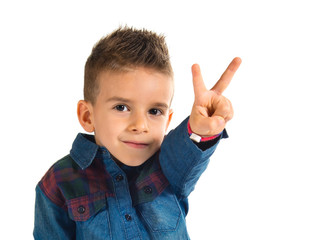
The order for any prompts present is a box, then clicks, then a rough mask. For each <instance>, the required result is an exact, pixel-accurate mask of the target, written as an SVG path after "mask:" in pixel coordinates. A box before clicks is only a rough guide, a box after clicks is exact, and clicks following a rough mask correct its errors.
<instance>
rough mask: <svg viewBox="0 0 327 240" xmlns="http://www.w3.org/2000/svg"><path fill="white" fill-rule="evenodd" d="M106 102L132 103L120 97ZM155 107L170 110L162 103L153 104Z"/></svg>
mask: <svg viewBox="0 0 327 240" xmlns="http://www.w3.org/2000/svg"><path fill="white" fill-rule="evenodd" d="M106 102H124V103H130V102H131V100H129V99H127V98H123V97H118V96H113V97H111V98H108V99H107V100H106ZM153 106H155V107H161V108H165V109H168V108H169V107H168V105H167V104H166V103H161V102H156V103H154V104H153Z"/></svg>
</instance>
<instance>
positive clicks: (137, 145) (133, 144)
mask: <svg viewBox="0 0 327 240" xmlns="http://www.w3.org/2000/svg"><path fill="white" fill-rule="evenodd" d="M123 142H124V143H125V144H126V145H127V146H129V147H132V148H137V149H143V148H146V147H147V146H149V144H147V143H139V142H129V141H123Z"/></svg>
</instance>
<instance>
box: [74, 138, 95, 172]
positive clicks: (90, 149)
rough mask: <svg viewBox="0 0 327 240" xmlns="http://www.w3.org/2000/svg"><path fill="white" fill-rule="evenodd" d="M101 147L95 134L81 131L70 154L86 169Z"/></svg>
mask: <svg viewBox="0 0 327 240" xmlns="http://www.w3.org/2000/svg"><path fill="white" fill-rule="evenodd" d="M99 148H100V147H99V146H98V145H96V143H95V138H94V136H93V135H88V134H82V133H79V134H78V135H77V137H76V139H75V141H74V142H73V146H72V149H71V150H70V156H71V157H72V158H73V159H74V161H75V162H76V163H77V164H78V165H79V166H80V168H82V169H83V170H84V169H85V168H87V167H88V166H90V165H91V163H92V162H93V159H94V158H95V156H96V154H97V152H98V150H99Z"/></svg>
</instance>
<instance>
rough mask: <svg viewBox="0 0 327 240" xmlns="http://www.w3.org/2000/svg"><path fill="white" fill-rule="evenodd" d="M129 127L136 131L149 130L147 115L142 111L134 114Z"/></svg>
mask: <svg viewBox="0 0 327 240" xmlns="http://www.w3.org/2000/svg"><path fill="white" fill-rule="evenodd" d="M128 129H129V131H131V132H134V133H144V132H148V131H149V128H148V121H147V118H146V116H144V115H143V114H140V113H134V114H132V116H131V121H130V124H129V126H128Z"/></svg>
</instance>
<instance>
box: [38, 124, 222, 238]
mask: <svg viewBox="0 0 327 240" xmlns="http://www.w3.org/2000/svg"><path fill="white" fill-rule="evenodd" d="M187 122H188V118H187V119H186V120H184V121H183V122H182V123H181V124H180V125H179V126H178V127H177V128H176V129H175V130H172V131H171V132H170V133H169V134H168V135H167V136H166V137H165V139H164V141H163V143H162V145H161V148H160V150H159V151H158V152H157V153H156V154H154V156H152V157H151V158H150V159H149V160H147V161H146V162H145V164H144V166H143V168H142V171H141V172H140V173H139V174H138V176H137V177H136V179H135V181H133V182H132V183H131V182H130V183H129V182H128V179H127V176H126V174H125V173H124V171H123V170H122V169H121V168H120V167H119V166H118V165H117V164H116V162H115V161H114V160H113V158H112V157H111V155H110V153H109V152H108V151H107V149H106V148H104V147H100V146H98V145H96V144H95V143H94V137H93V136H91V135H86V134H78V135H77V137H76V139H75V141H74V143H73V146H72V149H71V151H70V154H69V155H67V156H66V157H64V158H62V159H61V160H59V161H58V162H56V163H55V164H54V165H53V166H52V167H51V168H50V169H49V171H48V172H47V173H46V174H45V176H44V177H43V178H42V179H41V181H40V182H39V183H38V185H37V187H36V202H35V225H34V232H33V235H34V238H35V239H47V240H51V239H77V240H82V239H87V240H100V239H113V240H122V239H128V240H130V239H133V240H134V239H160V240H162V239H174V240H178V239H182V240H185V239H190V238H189V235H188V233H187V229H186V223H185V217H186V215H187V212H188V200H187V198H188V196H189V194H190V193H191V192H192V191H193V189H194V186H195V184H196V182H197V181H198V179H199V177H200V175H201V174H202V173H203V171H204V170H205V169H206V167H207V165H208V162H209V157H210V156H211V155H212V154H213V152H214V150H215V148H216V146H217V144H218V142H219V140H220V139H221V138H226V137H228V135H227V133H226V132H225V131H224V132H223V134H221V135H220V136H219V139H218V141H217V143H216V144H214V145H213V146H212V147H210V148H209V149H206V150H205V151H203V150H201V149H200V148H198V147H197V146H196V144H194V143H193V141H192V140H191V139H190V138H189V134H188V130H187Z"/></svg>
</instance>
